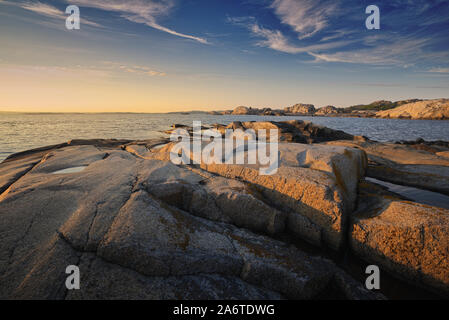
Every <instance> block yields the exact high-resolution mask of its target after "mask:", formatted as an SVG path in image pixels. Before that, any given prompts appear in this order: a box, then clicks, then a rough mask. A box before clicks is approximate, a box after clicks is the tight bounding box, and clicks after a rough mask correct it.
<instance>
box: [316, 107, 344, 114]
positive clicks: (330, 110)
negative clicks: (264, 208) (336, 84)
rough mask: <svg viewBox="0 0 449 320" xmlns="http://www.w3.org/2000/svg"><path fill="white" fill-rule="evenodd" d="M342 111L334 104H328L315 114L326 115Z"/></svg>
mask: <svg viewBox="0 0 449 320" xmlns="http://www.w3.org/2000/svg"><path fill="white" fill-rule="evenodd" d="M341 112H342V110H341V109H337V108H335V107H334V106H326V107H322V108H319V109H318V110H317V111H316V112H315V115H316V116H326V115H330V114H338V113H341Z"/></svg>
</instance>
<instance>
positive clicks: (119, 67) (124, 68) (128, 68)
mask: <svg viewBox="0 0 449 320" xmlns="http://www.w3.org/2000/svg"><path fill="white" fill-rule="evenodd" d="M102 65H104V66H105V67H106V68H107V69H112V70H116V71H120V72H127V73H135V74H140V75H146V76H150V77H156V76H157V77H165V76H166V75H167V74H166V73H165V72H161V71H157V70H154V69H152V68H150V67H147V66H138V65H127V64H123V63H118V62H113V61H103V62H102Z"/></svg>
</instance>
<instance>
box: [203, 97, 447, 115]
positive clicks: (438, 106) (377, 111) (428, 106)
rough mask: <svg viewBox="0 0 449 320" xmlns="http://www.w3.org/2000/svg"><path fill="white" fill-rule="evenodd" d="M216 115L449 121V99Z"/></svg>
mask: <svg viewBox="0 0 449 320" xmlns="http://www.w3.org/2000/svg"><path fill="white" fill-rule="evenodd" d="M209 113H210V114H213V115H237V116H242V115H257V116H309V117H347V118H384V119H408V120H449V99H434V100H420V99H409V100H401V101H396V102H392V101H385V100H381V101H375V102H372V103H371V104H369V105H356V106H352V107H348V108H337V107H334V106H325V107H322V108H319V109H316V108H315V106H314V105H313V104H304V103H298V104H295V105H293V106H291V107H286V108H284V109H272V108H262V109H257V108H251V107H245V106H239V107H237V108H235V109H234V110H226V111H211V112H209Z"/></svg>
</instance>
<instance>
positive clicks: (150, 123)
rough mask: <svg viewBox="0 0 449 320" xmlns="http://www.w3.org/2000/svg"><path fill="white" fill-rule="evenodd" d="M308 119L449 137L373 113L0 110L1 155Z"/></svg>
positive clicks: (366, 131)
mask: <svg viewBox="0 0 449 320" xmlns="http://www.w3.org/2000/svg"><path fill="white" fill-rule="evenodd" d="M292 119H300V120H308V121H312V122H314V123H316V124H319V125H324V126H327V127H329V128H332V129H337V130H343V131H345V132H348V133H351V134H354V135H364V136H367V137H369V138H370V139H373V140H377V141H398V140H416V139H417V138H423V139H424V140H449V121H431V120H395V119H369V118H327V117H293V116H292V117H273V116H231V115H226V116H216V115H209V114H204V113H191V114H178V113H172V114H134V113H132V114H131V113H108V114H78V113H77V114H69V113H57V114H54V113H53V114H46V113H45V114H44V113H39V114H36V113H1V112H0V161H2V160H4V159H5V158H6V157H7V156H8V155H10V154H12V153H15V152H19V151H24V150H27V149H32V148H37V147H42V146H46V145H51V144H57V143H62V142H66V141H68V140H71V139H92V138H104V139H106V138H116V139H149V138H157V137H164V136H166V135H164V134H163V133H162V131H164V130H167V129H168V128H169V127H170V125H172V124H174V123H178V124H186V125H192V122H193V121H198V120H200V121H202V123H203V124H214V123H222V124H228V123H230V122H232V121H270V120H271V121H286V120H292Z"/></svg>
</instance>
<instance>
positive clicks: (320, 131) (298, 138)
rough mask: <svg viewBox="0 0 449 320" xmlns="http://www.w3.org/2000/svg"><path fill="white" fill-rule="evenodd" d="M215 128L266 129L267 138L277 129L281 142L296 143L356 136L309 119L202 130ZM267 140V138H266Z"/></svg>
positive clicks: (220, 129) (220, 128) (219, 127)
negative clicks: (270, 131) (270, 132)
mask: <svg viewBox="0 0 449 320" xmlns="http://www.w3.org/2000/svg"><path fill="white" fill-rule="evenodd" d="M177 128H178V127H173V128H172V129H171V130H168V131H167V132H166V133H168V134H170V133H172V132H173V131H174V130H175V129H177ZM182 129H186V130H187V132H189V134H192V132H193V129H192V128H191V127H183V128H182ZM207 129H216V130H218V132H220V133H221V134H222V135H224V134H225V132H226V129H232V130H237V129H240V130H243V131H245V130H248V129H252V130H254V131H255V134H256V135H258V130H267V136H268V137H267V138H269V130H272V129H273V130H278V133H279V139H280V141H282V142H297V143H309V144H310V143H319V142H326V141H334V140H354V139H357V136H353V135H350V134H348V133H346V132H343V131H341V130H333V129H330V128H327V127H323V126H319V125H316V124H313V123H312V122H310V121H301V120H290V121H282V122H276V121H260V122H256V121H245V122H240V121H234V122H231V123H230V124H229V125H222V124H214V125H212V126H211V127H203V128H202V130H207ZM268 140H269V139H268Z"/></svg>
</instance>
